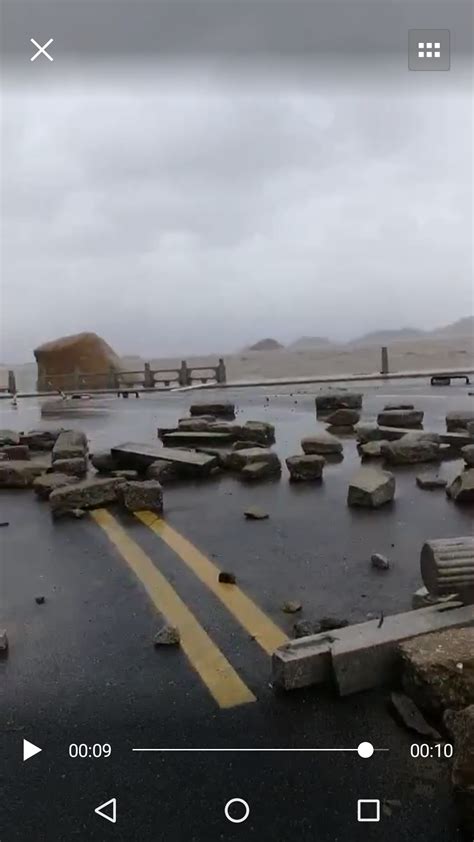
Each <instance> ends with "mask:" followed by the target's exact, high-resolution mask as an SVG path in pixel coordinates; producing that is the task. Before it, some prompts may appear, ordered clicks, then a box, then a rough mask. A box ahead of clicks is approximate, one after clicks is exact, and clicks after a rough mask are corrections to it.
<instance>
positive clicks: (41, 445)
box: [20, 428, 63, 450]
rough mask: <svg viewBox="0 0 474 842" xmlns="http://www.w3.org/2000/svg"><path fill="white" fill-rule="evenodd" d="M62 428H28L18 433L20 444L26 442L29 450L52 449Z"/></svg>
mask: <svg viewBox="0 0 474 842" xmlns="http://www.w3.org/2000/svg"><path fill="white" fill-rule="evenodd" d="M61 432H63V430H62V428H60V429H56V430H29V432H27V433H21V434H20V444H26V445H27V447H29V448H30V450H52V449H53V447H54V443H55V441H56V439H57V438H58V436H59V434H60V433H61Z"/></svg>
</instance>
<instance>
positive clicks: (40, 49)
mask: <svg viewBox="0 0 474 842" xmlns="http://www.w3.org/2000/svg"><path fill="white" fill-rule="evenodd" d="M30 41H31V43H32V44H33V46H34V47H36V48H37V52H36V53H35V54H34V56H31V59H30V61H36V59H37V58H38V56H44V57H45V58H47V59H49V61H54V59H53V57H52V56H50V54H49V53H48V52H46V47H49V45H50V44H52V43H53V41H54V38H50V39H49V41H46V44H43V46H41V44H38V42H37V41H35V39H34V38H30Z"/></svg>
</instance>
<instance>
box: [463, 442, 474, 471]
mask: <svg viewBox="0 0 474 842" xmlns="http://www.w3.org/2000/svg"><path fill="white" fill-rule="evenodd" d="M461 453H462V457H463V459H464V461H465V463H466V465H467V467H468V468H474V444H466V445H465V447H461Z"/></svg>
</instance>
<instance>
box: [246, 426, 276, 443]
mask: <svg viewBox="0 0 474 842" xmlns="http://www.w3.org/2000/svg"><path fill="white" fill-rule="evenodd" d="M238 438H240V439H244V440H245V439H248V440H249V441H258V442H259V444H273V442H274V441H275V427H274V426H273V424H269V423H268V421H246V422H245V424H244V425H243V427H241V428H240V434H239V436H238Z"/></svg>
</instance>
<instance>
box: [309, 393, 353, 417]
mask: <svg viewBox="0 0 474 842" xmlns="http://www.w3.org/2000/svg"><path fill="white" fill-rule="evenodd" d="M315 400H316V412H317V413H318V414H323V413H330V412H334V411H335V410H336V409H361V408H362V394H360V392H345V391H343V390H342V389H340V390H338V391H333V392H324V393H323V394H320V395H316V399H315Z"/></svg>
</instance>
